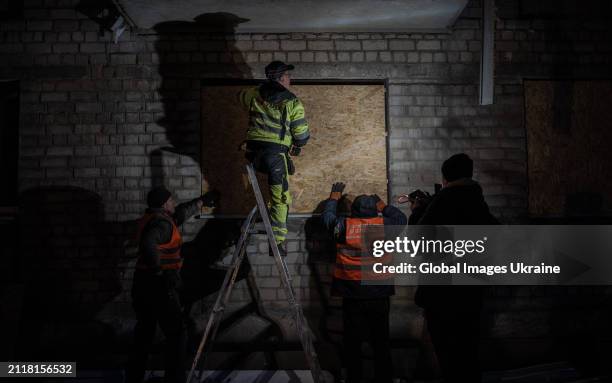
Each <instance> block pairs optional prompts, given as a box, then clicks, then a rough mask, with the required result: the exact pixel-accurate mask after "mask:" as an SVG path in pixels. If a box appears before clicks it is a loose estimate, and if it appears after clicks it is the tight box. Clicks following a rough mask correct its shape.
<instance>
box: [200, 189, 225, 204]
mask: <svg viewBox="0 0 612 383" xmlns="http://www.w3.org/2000/svg"><path fill="white" fill-rule="evenodd" d="M220 197H221V193H219V192H218V191H217V190H211V191H207V192H206V193H204V195H202V196H201V197H200V201H202V204H203V205H204V206H206V207H215V206H216V205H217V203H218V202H219V198H220Z"/></svg>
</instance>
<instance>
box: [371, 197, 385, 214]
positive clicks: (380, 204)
mask: <svg viewBox="0 0 612 383" xmlns="http://www.w3.org/2000/svg"><path fill="white" fill-rule="evenodd" d="M370 197H372V198H373V199H374V201H376V211H378V212H382V211H383V210H384V208H385V206H387V204H386V203H385V201H383V200H382V199H380V197H379V196H378V194H372V195H371V196H370Z"/></svg>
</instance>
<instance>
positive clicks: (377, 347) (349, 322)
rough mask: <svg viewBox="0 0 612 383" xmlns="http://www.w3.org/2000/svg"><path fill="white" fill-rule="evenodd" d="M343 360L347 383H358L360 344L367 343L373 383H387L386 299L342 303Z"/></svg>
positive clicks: (389, 374)
mask: <svg viewBox="0 0 612 383" xmlns="http://www.w3.org/2000/svg"><path fill="white" fill-rule="evenodd" d="M342 317H343V323H344V342H343V343H344V357H345V365H346V368H347V373H348V376H347V377H348V380H347V383H357V382H361V379H362V367H363V361H362V359H361V346H362V343H364V342H368V343H370V345H371V347H372V350H373V352H374V355H373V357H374V374H375V379H374V382H377V383H379V382H380V383H387V382H391V378H392V376H393V364H392V363H391V344H390V342H389V298H388V297H385V298H375V299H356V298H344V299H343V300H342Z"/></svg>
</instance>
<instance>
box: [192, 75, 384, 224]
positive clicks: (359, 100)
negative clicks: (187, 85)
mask: <svg viewBox="0 0 612 383" xmlns="http://www.w3.org/2000/svg"><path fill="white" fill-rule="evenodd" d="M243 87H244V86H236V85H227V86H217V85H214V86H208V85H205V86H203V88H202V95H201V103H202V151H201V153H202V161H201V163H202V174H203V175H204V177H203V185H202V188H203V190H208V189H210V188H216V189H219V190H220V191H221V193H222V197H221V203H220V206H219V207H218V208H217V209H216V210H215V213H216V214H246V213H248V211H249V210H250V209H251V208H252V207H253V206H254V204H255V198H254V196H253V193H252V191H251V189H250V186H249V183H248V180H247V178H246V171H245V168H244V167H245V165H246V160H245V159H244V153H243V152H240V151H238V149H237V148H238V146H239V145H240V143H241V142H242V141H243V140H244V139H245V135H246V130H247V125H248V118H247V117H248V113H247V112H246V111H244V110H243V109H242V108H241V107H240V105H238V101H237V100H238V99H237V94H238V92H239V91H240V89H242V88H243ZM291 90H292V91H293V92H294V93H295V94H296V95H297V96H298V97H299V98H300V99H301V100H302V102H303V103H304V108H305V110H306V119H307V120H308V123H309V126H310V134H311V138H310V141H309V142H308V145H307V146H306V147H305V148H304V149H303V150H302V154H301V155H300V156H299V157H294V161H295V167H296V169H297V170H296V173H295V174H294V175H293V176H291V177H290V178H289V190H290V191H291V194H292V197H293V203H292V206H291V208H290V213H313V212H315V211H316V210H317V206H318V205H319V204H320V202H321V201H323V200H324V199H326V198H327V197H328V195H329V190H330V187H331V185H332V183H333V182H338V181H343V182H345V183H346V184H347V187H346V192H349V193H351V194H356V195H358V194H372V193H377V194H378V195H380V196H381V197H382V198H386V196H387V158H386V139H385V94H384V86H383V85H295V86H292V87H291ZM259 182H260V185H261V186H262V190H263V191H264V193H265V194H266V198H267V193H266V187H267V180H266V178H265V177H259Z"/></svg>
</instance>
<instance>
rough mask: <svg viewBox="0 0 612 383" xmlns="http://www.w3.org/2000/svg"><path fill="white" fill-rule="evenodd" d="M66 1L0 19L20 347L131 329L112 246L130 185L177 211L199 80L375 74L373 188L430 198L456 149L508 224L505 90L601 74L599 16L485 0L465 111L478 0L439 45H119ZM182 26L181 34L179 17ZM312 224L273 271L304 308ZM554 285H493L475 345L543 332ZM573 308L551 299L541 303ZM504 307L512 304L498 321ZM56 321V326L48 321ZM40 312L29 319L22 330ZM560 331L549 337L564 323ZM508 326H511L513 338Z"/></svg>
mask: <svg viewBox="0 0 612 383" xmlns="http://www.w3.org/2000/svg"><path fill="white" fill-rule="evenodd" d="M75 3H77V2H76V1H70V0H46V1H43V0H26V1H25V19H22V20H8V21H4V20H3V21H2V22H1V24H0V78H2V79H19V80H20V86H21V123H20V127H19V129H20V153H21V157H20V167H19V187H20V190H21V192H22V212H23V213H22V214H23V219H22V222H23V232H22V245H23V248H24V251H23V253H22V258H21V260H20V261H21V265H22V268H21V271H20V272H21V273H22V275H23V280H24V281H25V282H27V288H26V296H27V297H28V298H29V299H30V302H31V303H29V304H28V306H27V307H26V314H24V315H26V317H28V315H29V316H30V317H29V318H30V319H31V322H27V323H31V324H33V325H34V324H40V322H39V321H42V322H44V323H45V327H42V328H40V327H39V328H38V330H37V331H36V332H34V333H33V334H31V337H32V339H33V340H34V339H36V337H37V336H40V337H41V339H42V338H44V339H49V340H51V341H53V340H56V341H57V340H62V339H66V331H68V330H66V329H67V328H68V326H70V332H71V333H72V334H73V335H74V334H75V333H76V334H83V335H84V336H85V335H87V336H89V337H91V336H92V334H95V336H94V339H97V340H100V341H104V342H105V344H107V345H108V344H114V343H112V342H111V343H109V342H110V341H109V337H108V334H113V335H112V336H114V337H120V335H122V334H125V332H126V331H128V330H129V329H130V327H131V325H132V322H131V321H130V320H123V319H125V318H130V319H131V309H130V298H129V287H130V284H131V274H132V271H133V270H132V269H133V265H134V255H133V254H131V253H129V252H127V251H126V250H125V246H124V245H125V242H126V241H127V240H128V239H129V238H130V235H131V234H132V233H133V227H134V225H133V223H134V220H135V219H137V218H138V217H139V215H140V214H141V213H142V211H143V210H144V208H145V205H144V200H145V195H146V192H147V190H148V189H149V188H150V187H151V186H152V185H154V184H159V183H165V184H166V185H168V186H169V187H170V188H171V189H173V190H174V192H175V194H176V195H177V196H178V199H180V200H186V199H190V198H193V197H196V196H198V195H199V193H200V187H199V185H200V183H201V173H200V169H199V163H198V161H199V157H200V147H199V118H200V116H199V102H200V100H199V89H200V82H201V80H202V79H205V78H262V75H263V67H264V66H265V65H266V64H267V63H268V62H269V61H271V60H273V59H278V60H284V61H288V62H291V63H293V64H295V65H296V70H295V72H294V76H293V77H294V78H297V79H341V80H350V79H388V84H389V87H388V116H389V118H388V129H389V146H390V150H389V156H390V158H389V164H390V165H389V166H390V194H391V195H396V194H399V193H405V192H409V191H412V190H413V189H415V188H426V189H428V190H431V189H432V184H433V183H434V182H438V180H439V177H440V175H439V168H440V165H441V162H442V161H443V160H444V159H445V158H447V157H448V156H450V155H451V154H454V153H456V152H466V153H468V154H469V155H470V156H472V157H473V158H474V160H475V167H476V175H475V178H476V179H477V180H479V181H480V182H481V184H482V185H483V188H484V191H485V195H486V199H487V202H488V203H489V205H490V206H491V208H492V210H493V213H494V214H495V215H496V216H497V217H499V219H500V220H501V221H502V222H505V223H514V222H520V221H522V220H523V219H524V218H525V215H526V207H527V206H526V203H527V179H526V142H525V131H524V124H523V87H522V80H523V79H525V78H609V77H610V74H611V72H612V70H611V69H610V68H612V65H611V61H612V50H611V48H612V44H611V39H612V34H611V31H610V29H609V27H606V25H605V23H603V22H602V23H597V22H589V24H588V25H587V24H581V23H580V22H579V21H572V20H563V21H554V20H540V19H537V20H531V19H528V18H524V17H522V16H521V14H520V7H519V2H518V1H516V0H505V1H502V0H499V1H497V17H498V18H497V21H496V33H495V41H496V48H495V61H496V68H495V71H496V72H495V73H496V85H495V104H494V105H491V106H479V105H478V74H479V55H480V48H481V32H480V24H481V22H480V15H481V8H480V2H479V1H477V0H474V1H471V2H470V3H469V5H468V7H467V8H466V9H465V10H464V12H463V14H462V15H461V17H460V18H459V19H458V20H457V22H456V25H455V26H454V27H453V28H452V30H451V31H449V33H443V34H428V33H290V34H232V33H226V34H211V33H194V32H186V33H180V34H177V33H172V32H171V31H170V30H169V28H168V26H167V25H160V26H158V27H156V28H155V29H154V30H132V31H128V32H126V33H124V35H122V36H121V39H120V41H119V43H118V44H115V43H113V42H112V41H111V37H110V35H109V33H108V32H106V33H103V34H102V35H100V34H99V32H98V25H97V24H96V23H94V22H93V21H91V20H89V19H87V18H86V17H85V16H84V15H82V14H80V13H78V12H76V11H75V10H74V9H73V7H74V5H75ZM227 22H228V23H229V24H231V20H228V21H227ZM229 24H228V25H229ZM183 26H184V27H188V28H192V30H193V28H196V29H197V25H196V23H184V24H183ZM339 178H344V179H348V178H350V175H339ZM406 212H407V213H408V211H406ZM205 224H206V222H204V221H191V222H189V223H188V224H186V227H185V234H186V236H187V239H193V238H196V239H197V237H196V235H197V233H198V232H199V231H200V230H201V228H202V227H203V226H204V225H205ZM311 225H313V223H312V222H311V221H308V222H307V221H305V220H294V221H292V222H291V227H292V234H291V236H290V242H289V250H290V255H289V258H288V261H289V267H290V270H291V271H292V272H294V273H295V278H294V282H295V286H296V288H297V291H298V293H299V295H300V298H301V299H302V301H303V303H304V304H305V305H307V306H308V305H311V306H318V305H319V304H320V303H321V302H322V300H325V301H326V300H327V297H326V294H327V284H328V283H329V279H330V270H331V265H330V263H329V261H330V257H333V255H330V252H329V251H328V249H329V246H330V243H329V242H327V243H326V240H325V238H324V236H323V235H322V234H321V233H320V231H317V230H318V229H316V228H315V229H312V227H311ZM314 226H316V224H314ZM196 249H197V250H203V252H206V251H205V250H206V247H204V248H202V247H197V246H196ZM249 250H250V254H251V260H252V263H253V265H254V268H255V271H256V274H257V276H258V279H257V280H258V285H259V288H260V292H261V295H262V297H263V299H264V300H265V301H266V302H267V304H268V305H269V306H271V307H272V306H275V305H276V306H278V305H282V303H279V300H280V299H281V298H282V292H281V291H280V290H279V289H278V287H279V284H278V279H277V278H276V277H275V271H274V268H273V267H272V262H271V260H270V259H269V258H268V257H267V255H265V253H266V252H267V249H266V246H265V244H263V243H262V242H261V240H255V241H253V243H252V244H251V246H250V248H249ZM258 253H259V255H258ZM309 263H310V265H309ZM315 275H317V276H318V275H320V276H321V279H317V278H315ZM321 286H322V287H321ZM553 290H554V291H552V290H547V289H534V290H532V289H528V288H526V289H511V288H503V289H498V290H496V291H494V292H493V293H492V298H491V300H492V304H491V307H492V309H491V312H490V319H491V321H492V323H493V324H492V325H491V327H490V329H489V334H488V335H487V336H489V337H490V338H496V337H498V338H500V339H513V338H519V337H523V338H524V337H529V336H534V337H542V336H544V335H543V334H544V333H545V332H546V329H547V328H549V327H546V326H547V325H548V326H552V325H551V324H550V322H547V321H546V320H545V319H542V320H543V322H544V325H543V326H544V327H540V328H538V329H536V330H533V329H529V328H527V327H526V326H525V325H521V324H520V323H519V322H520V317H521V316H524V315H525V312H527V313H531V314H532V315H534V316H537V312H538V310H539V309H540V306H539V303H538V302H542V301H546V300H547V299H549V298H550V295H559V294H560V295H562V296H564V297H567V296H572V295H571V294H570V293H568V292H567V289H560V290H556V289H553ZM542 291H544V292H542ZM580 291H582V290H580ZM603 293H604V291H600V290H597V291H595V290H589V292H588V294H587V295H589V294H590V295H589V296H592V297H597V296H603V295H601V294H603ZM572 294H573V293H572ZM412 295H413V290H412V289H409V288H405V289H400V291H399V293H398V297H397V298H396V301H395V302H396V304H395V305H394V307H396V306H397V307H398V309H397V310H400V308H399V307H400V306H401V307H403V308H402V309H401V310H405V309H406V307H408V310H413V311H414V312H415V313H417V314H418V310H416V311H415V309H414V306H413V305H412V303H411V302H412ZM575 296H581V293H575ZM213 297H214V296H213ZM540 298H541V299H540ZM236 299H238V300H241V299H247V294H246V290H245V289H243V288H241V289H239V291H238V292H237V294H236ZM577 299H578V300H579V299H580V298H575V299H572V298H567V299H565V298H564V299H561V300H557V301H555V302H556V303H555V305H557V306H554V307H555V308H556V309H561V308H563V307H566V306H564V305H569V306H571V304H572V302H575V300H577ZM593 299H596V298H593ZM560 301H564V303H559V302H560ZM526 302H527V303H526ZM534 302H535V303H534ZM331 304H332V305H337V301H333V300H332V301H331ZM513 305H518V306H520V307H521V309H520V310H514V311H512V310H507V311H503V310H504V309H507V308H508V307H510V306H513ZM559 305H560V306H559ZM62 310H66V311H65V312H66V314H65V315H64V314H58V313H60V312H62ZM41 312H42V313H43V314H42V315H39V318H38V320H39V321H37V320H34V319H32V318H33V317H35V316H37V315H38V314H39V313H41ZM74 313H78V315H73V314H74ZM547 315H548V314H547ZM539 318H542V317H541V316H540V317H539ZM569 321H570V320H569V319H568V323H565V322H564V323H563V324H562V325H559V324H558V323H556V322H555V324H554V326H556V327H555V328H556V329H559V326H560V327H561V328H563V329H565V327H564V326H566V325H567V326H570V327H571V324H569ZM67 324H68V325H67ZM515 324H516V326H519V328H521V329H524V330H525V331H527V333H521V334H517V332H516V331H514V330H512V329H514V328H515V327H513V326H514V325H515ZM402 325H403V322H402V321H401V320H398V321H395V322H394V325H393V326H394V329H395V332H396V333H398V334H400V335H399V336H404V337H405V336H408V335H407V334H409V333H418V331H417V330H410V331H406V329H403V328H402ZM506 330H507V331H506ZM62 331H63V332H62ZM513 331H514V332H513ZM576 331H578V330H576ZM117 334H119V335H117ZM419 336H420V335H419ZM112 339H114V338H112ZM109 347H110V346H109ZM41 350H42V351H41V354H42V355H44V352H43V351H44V347H43V348H42V349H41Z"/></svg>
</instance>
